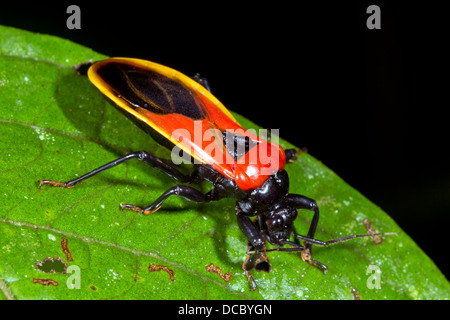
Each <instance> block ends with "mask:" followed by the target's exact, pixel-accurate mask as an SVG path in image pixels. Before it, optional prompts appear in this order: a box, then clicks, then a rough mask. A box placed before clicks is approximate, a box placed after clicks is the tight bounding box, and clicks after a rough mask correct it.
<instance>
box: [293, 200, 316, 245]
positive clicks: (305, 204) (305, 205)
mask: <svg viewBox="0 0 450 320" xmlns="http://www.w3.org/2000/svg"><path fill="white" fill-rule="evenodd" d="M285 201H286V202H287V204H289V205H292V206H294V207H295V208H297V209H307V210H311V211H314V216H313V218H312V220H311V224H310V226H309V231H308V235H307V236H306V237H307V238H309V239H314V234H315V233H316V229H317V224H318V223H319V207H318V206H317V203H316V201H315V200H313V199H311V198H308V197H305V196H301V195H298V194H288V196H287V197H286V199H285ZM305 249H306V250H307V251H311V242H308V241H306V243H305Z"/></svg>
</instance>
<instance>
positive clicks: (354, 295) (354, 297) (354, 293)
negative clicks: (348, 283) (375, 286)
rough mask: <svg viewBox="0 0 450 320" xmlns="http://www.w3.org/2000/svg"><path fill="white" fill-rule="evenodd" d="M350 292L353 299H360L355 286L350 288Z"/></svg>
mask: <svg viewBox="0 0 450 320" xmlns="http://www.w3.org/2000/svg"><path fill="white" fill-rule="evenodd" d="M352 294H353V299H354V300H361V297H360V296H359V293H358V291H356V289H355V288H352Z"/></svg>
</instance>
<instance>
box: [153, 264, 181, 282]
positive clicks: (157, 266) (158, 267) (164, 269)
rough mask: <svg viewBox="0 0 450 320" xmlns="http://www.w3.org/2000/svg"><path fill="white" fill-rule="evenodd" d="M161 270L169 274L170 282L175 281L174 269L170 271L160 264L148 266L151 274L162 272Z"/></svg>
mask: <svg viewBox="0 0 450 320" xmlns="http://www.w3.org/2000/svg"><path fill="white" fill-rule="evenodd" d="M161 270H163V271H166V272H167V273H168V274H169V277H170V280H172V281H175V274H174V272H173V270H172V269H170V268H168V267H166V266H163V265H160V264H150V265H149V266H148V271H150V272H153V271H161Z"/></svg>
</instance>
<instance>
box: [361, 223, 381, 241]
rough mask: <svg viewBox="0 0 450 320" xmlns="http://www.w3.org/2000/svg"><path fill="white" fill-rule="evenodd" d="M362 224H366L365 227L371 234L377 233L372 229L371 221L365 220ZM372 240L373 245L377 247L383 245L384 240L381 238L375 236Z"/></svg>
mask: <svg viewBox="0 0 450 320" xmlns="http://www.w3.org/2000/svg"><path fill="white" fill-rule="evenodd" d="M362 223H364V226H365V227H366V231H367V232H368V233H369V234H375V233H377V232H376V230H375V229H374V228H373V227H372V224H371V223H370V221H369V220H367V219H363V221H362ZM372 240H373V243H374V244H376V245H378V244H381V243H383V238H381V237H379V236H373V237H372Z"/></svg>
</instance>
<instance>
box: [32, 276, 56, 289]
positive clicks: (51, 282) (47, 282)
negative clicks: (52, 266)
mask: <svg viewBox="0 0 450 320" xmlns="http://www.w3.org/2000/svg"><path fill="white" fill-rule="evenodd" d="M33 283H39V284H41V285H43V286H49V285H52V286H55V287H56V286H57V285H58V282H57V281H55V280H53V279H37V278H34V279H33Z"/></svg>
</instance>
